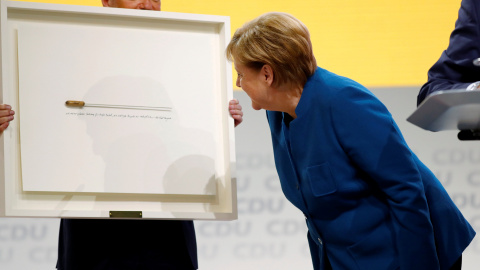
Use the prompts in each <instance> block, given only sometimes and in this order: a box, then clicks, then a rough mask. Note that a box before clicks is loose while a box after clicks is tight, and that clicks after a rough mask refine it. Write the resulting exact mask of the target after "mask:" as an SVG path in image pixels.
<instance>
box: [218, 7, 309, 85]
mask: <svg viewBox="0 0 480 270" xmlns="http://www.w3.org/2000/svg"><path fill="white" fill-rule="evenodd" d="M226 55H227V59H228V60H230V61H235V62H237V63H240V64H242V65H245V66H247V67H249V68H253V69H257V70H259V69H260V68H261V67H262V66H263V65H265V64H267V65H269V66H271V67H272V69H273V72H274V82H273V84H274V85H276V86H278V85H284V84H292V85H295V86H301V87H303V85H304V84H305V83H306V82H307V79H308V78H309V77H310V76H311V75H312V74H313V73H314V72H315V69H316V68H317V61H316V60H315V56H314V55H313V50H312V42H311V41H310V34H309V32H308V29H307V27H306V26H305V25H304V24H303V23H302V22H301V21H299V20H298V19H296V18H295V17H293V16H292V15H290V14H287V13H280V12H271V13H266V14H263V15H261V16H259V17H257V18H256V19H254V20H252V21H250V22H247V23H246V24H245V25H243V26H242V27H241V28H239V29H237V31H235V34H234V35H233V37H232V40H231V41H230V43H229V44H228V46H227V49H226Z"/></svg>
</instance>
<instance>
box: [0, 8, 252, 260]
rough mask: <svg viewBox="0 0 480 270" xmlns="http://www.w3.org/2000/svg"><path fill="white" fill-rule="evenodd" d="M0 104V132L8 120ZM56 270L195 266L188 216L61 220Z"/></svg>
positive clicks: (238, 112)
mask: <svg viewBox="0 0 480 270" xmlns="http://www.w3.org/2000/svg"><path fill="white" fill-rule="evenodd" d="M102 5H103V6H104V7H111V8H129V9H144V10H158V11H160V10H161V1H160V0H102ZM229 112H230V115H231V116H232V118H233V119H234V122H235V126H237V125H239V124H240V123H241V122H242V121H243V112H242V107H241V105H240V104H239V102H238V100H236V99H234V100H231V101H230V102H229ZM14 114H15V111H14V110H13V109H12V107H11V106H10V105H8V104H2V105H0V134H1V133H3V131H4V130H5V129H6V128H7V127H8V126H9V123H10V121H12V120H13V119H14ZM56 267H57V269H59V270H76V269H78V270H86V269H89V270H93V269H98V270H100V269H101V270H130V269H131V270H133V269H169V270H191V269H197V268H198V261H197V247H196V237H195V229H194V224H193V221H182V220H168V221H167V220H97V219H61V221H60V233H59V244H58V260H57V266H56Z"/></svg>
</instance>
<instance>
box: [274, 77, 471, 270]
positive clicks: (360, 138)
mask: <svg viewBox="0 0 480 270" xmlns="http://www.w3.org/2000/svg"><path fill="white" fill-rule="evenodd" d="M295 112H296V114H297V118H296V119H293V120H292V119H291V117H289V116H288V114H285V113H282V112H274V111H267V117H268V121H269V125H270V129H271V135H272V144H273V149H274V157H275V164H276V168H277V171H278V175H279V177H280V182H281V186H282V190H283V192H284V194H285V196H286V197H287V199H288V200H290V201H291V202H292V203H293V204H294V205H295V206H296V207H298V208H299V209H300V210H301V211H302V212H303V213H304V214H305V217H306V219H307V225H308V228H309V235H310V237H309V239H310V242H311V253H312V259H313V262H314V267H315V269H329V265H328V263H329V264H330V265H331V266H332V267H333V269H348V270H377V269H378V270H388V269H402V270H416V269H418V270H429V269H431V270H438V269H445V270H447V269H449V268H450V266H451V265H452V264H453V263H454V262H455V261H456V260H457V259H458V258H459V257H460V255H461V254H462V252H463V250H464V249H465V248H466V247H467V246H468V245H469V243H470V242H471V240H472V239H473V237H474V235H475V232H474V230H473V229H472V227H471V226H470V224H468V222H467V221H466V220H465V218H464V217H463V216H462V214H461V213H460V211H459V210H458V209H457V207H456V206H455V204H454V203H453V202H452V200H451V199H450V197H449V195H448V194H447V192H446V191H445V189H444V188H443V186H442V185H441V183H440V182H439V181H438V180H437V178H436V177H435V176H434V175H433V173H432V172H431V171H430V170H429V169H428V168H427V167H425V165H424V164H422V163H421V162H420V160H418V158H417V157H416V156H415V155H414V154H413V153H412V151H411V150H410V149H409V147H408V146H407V144H406V143H405V141H404V139H403V137H402V135H401V133H400V130H399V129H398V127H397V125H396V124H395V122H394V120H393V118H392V116H391V115H390V113H389V112H388V110H387V108H386V107H385V106H384V105H383V104H382V103H381V102H380V101H379V100H378V99H377V98H376V97H375V96H374V95H373V94H372V93H370V92H369V91H368V90H367V89H366V88H364V87H363V86H361V85H360V84H358V83H356V82H354V81H352V80H350V79H347V78H345V77H341V76H338V75H335V74H333V73H331V72H329V71H326V70H324V69H321V68H318V69H317V70H316V72H315V73H314V75H313V76H311V77H310V78H309V79H308V81H307V83H306V84H305V86H304V89H303V92H302V96H301V99H300V101H299V103H298V106H297V108H296V111H295Z"/></svg>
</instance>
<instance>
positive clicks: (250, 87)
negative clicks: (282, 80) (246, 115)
mask: <svg viewBox="0 0 480 270" xmlns="http://www.w3.org/2000/svg"><path fill="white" fill-rule="evenodd" d="M234 66H235V69H236V70H237V82H236V85H237V87H240V88H242V90H243V91H245V93H247V95H248V96H249V97H250V99H251V100H252V108H253V109H255V110H260V109H268V104H269V96H268V94H267V91H268V87H267V86H268V84H267V83H266V82H265V77H264V75H263V73H262V71H261V70H260V71H257V70H255V69H252V68H248V67H247V66H245V65H242V64H240V63H234Z"/></svg>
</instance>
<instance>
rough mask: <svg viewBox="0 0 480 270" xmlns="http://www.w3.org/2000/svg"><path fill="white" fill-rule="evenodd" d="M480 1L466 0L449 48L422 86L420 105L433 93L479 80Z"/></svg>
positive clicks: (458, 87) (464, 85) (459, 14)
mask: <svg viewBox="0 0 480 270" xmlns="http://www.w3.org/2000/svg"><path fill="white" fill-rule="evenodd" d="M479 5H480V3H479V1H478V0H463V1H462V4H461V7H460V10H459V12H458V19H457V21H456V23H455V29H454V30H453V32H452V34H451V35H450V43H449V45H448V48H447V49H446V50H445V51H443V53H442V54H441V56H440V59H438V61H437V62H436V63H435V64H434V65H433V66H432V67H431V68H430V70H429V71H428V81H427V83H425V84H424V85H423V86H422V88H421V89H420V93H419V95H418V97H417V106H418V105H420V103H422V101H423V100H424V99H425V98H426V97H427V96H428V95H430V94H431V93H433V92H435V91H440V90H450V89H465V88H467V87H468V86H469V85H470V84H471V83H473V82H476V81H480V67H477V66H475V65H474V64H473V60H474V59H477V58H479V57H480V25H479V21H478V20H479V17H480V7H479Z"/></svg>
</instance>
